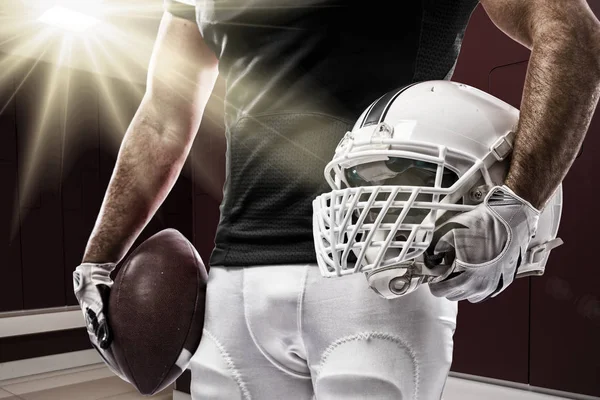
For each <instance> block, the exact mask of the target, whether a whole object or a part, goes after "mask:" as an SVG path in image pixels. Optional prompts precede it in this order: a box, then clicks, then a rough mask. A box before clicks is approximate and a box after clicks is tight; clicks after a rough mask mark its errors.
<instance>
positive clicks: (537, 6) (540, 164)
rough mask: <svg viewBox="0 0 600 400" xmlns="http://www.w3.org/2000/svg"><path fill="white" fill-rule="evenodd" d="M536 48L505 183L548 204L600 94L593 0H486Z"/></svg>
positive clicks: (508, 29) (500, 21) (500, 23)
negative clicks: (591, 1)
mask: <svg viewBox="0 0 600 400" xmlns="http://www.w3.org/2000/svg"><path fill="white" fill-rule="evenodd" d="M480 3H481V4H482V5H483V7H484V9H485V10H486V12H487V13H488V15H489V16H490V18H491V20H492V21H493V22H494V23H495V24H496V26H497V27H498V28H499V29H500V30H502V31H503V32H504V33H506V34H507V35H508V36H510V37H511V38H512V39H514V40H515V41H517V42H519V43H520V44H522V45H523V46H525V47H527V48H529V49H530V50H531V57H530V60H529V65H528V69H527V76H526V80H525V87H524V90H523V98H522V102H521V107H520V109H521V116H520V121H519V127H518V130H517V134H516V139H515V146H514V153H513V157H512V161H511V166H510V170H509V173H508V176H507V179H506V181H505V184H506V185H507V186H508V187H510V188H511V189H512V190H513V191H514V192H516V193H517V194H518V195H520V196H521V197H523V198H525V199H526V200H529V201H530V202H531V204H532V205H533V206H534V207H536V208H538V209H541V208H543V206H544V205H545V203H546V202H547V200H548V199H549V198H550V197H551V196H552V194H553V192H554V191H555V190H556V188H557V187H558V185H559V184H560V182H562V180H563V179H564V177H565V176H566V174H567V172H568V170H569V169H570V168H571V165H572V164H573V162H574V160H575V158H576V156H577V154H578V152H579V149H580V147H581V145H582V142H583V139H584V137H585V135H586V133H587V130H588V127H589V124H590V120H591V118H592V116H593V114H594V110H595V108H596V105H597V103H598V97H599V96H600V23H599V22H598V20H597V19H596V17H595V16H594V14H593V12H592V11H591V10H590V8H589V6H588V4H587V3H586V0H480Z"/></svg>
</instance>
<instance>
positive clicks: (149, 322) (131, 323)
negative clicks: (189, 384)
mask: <svg viewBox="0 0 600 400" xmlns="http://www.w3.org/2000/svg"><path fill="white" fill-rule="evenodd" d="M206 281H207V272H206V268H205V266H204V263H203V262H202V259H201V258H200V256H199V254H198V252H197V251H196V249H195V248H194V246H193V245H192V244H191V243H190V242H189V241H188V240H187V239H186V238H185V236H183V235H182V234H181V233H180V232H179V231H177V230H175V229H165V230H163V231H160V232H158V233H157V234H155V235H153V236H152V237H150V238H148V239H147V240H145V241H144V242H143V243H142V244H140V245H139V246H138V247H137V248H136V249H135V250H134V251H133V252H131V254H130V255H129V256H128V257H127V258H126V259H125V260H124V261H123V263H122V265H121V268H120V270H119V271H118V273H117V275H116V277H115V281H114V284H113V287H112V290H111V293H110V297H109V307H108V313H107V314H108V317H107V319H108V323H109V325H110V327H111V329H112V334H113V342H112V345H111V346H112V350H113V353H114V356H115V359H116V361H117V363H118V364H119V367H121V370H122V371H123V373H124V374H125V375H126V377H127V379H128V380H129V382H130V383H131V384H132V385H133V386H135V388H136V389H137V390H138V391H139V392H140V393H141V394H143V395H152V394H155V393H157V392H159V391H161V390H163V389H164V388H165V387H167V386H168V385H170V384H171V383H173V382H174V381H175V380H176V379H177V378H178V377H179V376H180V375H181V374H182V372H183V371H184V370H185V368H186V367H187V365H188V364H189V360H190V358H191V357H192V355H193V354H194V352H195V351H196V349H197V348H198V345H199V343H200V338H201V336H202V328H203V324H204V302H205V297H206Z"/></svg>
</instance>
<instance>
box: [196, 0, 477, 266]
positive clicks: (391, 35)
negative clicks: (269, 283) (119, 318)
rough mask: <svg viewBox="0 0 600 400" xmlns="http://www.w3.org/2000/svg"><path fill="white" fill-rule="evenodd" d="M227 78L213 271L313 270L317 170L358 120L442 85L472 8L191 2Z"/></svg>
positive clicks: (439, 0)
mask: <svg viewBox="0 0 600 400" xmlns="http://www.w3.org/2000/svg"><path fill="white" fill-rule="evenodd" d="M198 5H199V7H198V22H199V26H200V29H201V31H202V34H203V36H204V38H205V40H206V41H207V43H208V44H209V45H210V46H212V47H213V49H214V50H215V52H216V54H217V56H218V57H219V58H220V69H221V74H222V76H224V78H225V79H226V87H227V93H226V116H225V118H226V126H227V135H228V157H227V172H228V178H227V182H226V185H225V197H224V200H223V204H222V207H221V221H220V226H219V230H218V232H217V237H216V249H215V252H214V253H213V257H212V260H211V264H215V263H217V264H228V265H252V264H271V263H280V262H281V263H290V262H295V261H297V262H300V263H302V262H313V259H314V255H313V253H314V245H313V243H312V206H311V202H312V199H314V197H315V196H316V195H318V194H320V193H322V192H323V191H326V190H329V189H328V187H327V185H326V183H325V180H324V178H323V168H324V166H325V164H326V163H327V162H328V161H329V160H330V158H331V156H332V155H333V151H334V149H335V146H336V145H337V143H338V142H339V140H340V139H341V137H342V136H343V134H344V133H345V132H346V130H348V129H350V127H351V124H353V123H354V120H355V119H356V118H357V117H358V116H359V114H360V113H361V112H362V111H363V110H364V109H365V108H366V107H367V106H368V105H369V104H370V103H371V102H373V101H374V100H375V99H376V98H377V97H379V96H381V95H382V94H384V93H385V92H387V91H389V90H391V89H394V88H396V87H399V86H403V85H405V84H408V83H411V82H415V81H423V80H432V79H449V78H450V77H451V75H452V72H453V69H454V65H455V62H456V59H457V57H458V53H459V50H460V45H461V42H462V35H463V34H464V30H465V27H466V24H467V22H468V19H469V17H470V15H471V13H472V11H473V9H474V7H475V6H476V5H477V0H420V1H406V2H402V3H398V2H388V1H373V2H363V1H361V2H359V1H316V0H299V1H290V0H286V1H279V2H275V1H272V0H251V1H241V0H239V1H214V0H213V1H211V0H207V1H199V2H198Z"/></svg>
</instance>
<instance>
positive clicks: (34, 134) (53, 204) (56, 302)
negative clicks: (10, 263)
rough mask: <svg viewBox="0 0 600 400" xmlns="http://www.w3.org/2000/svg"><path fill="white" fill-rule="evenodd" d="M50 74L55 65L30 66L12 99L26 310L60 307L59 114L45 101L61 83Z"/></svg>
mask: <svg viewBox="0 0 600 400" xmlns="http://www.w3.org/2000/svg"><path fill="white" fill-rule="evenodd" d="M27 67H30V66H29V65H28V66H27ZM27 69H28V68H24V69H23V73H26V72H27ZM54 72H56V68H55V67H53V66H50V65H47V64H44V63H39V64H38V65H37V66H35V67H32V69H31V74H30V75H29V76H28V77H27V79H26V80H25V81H24V83H23V85H22V86H21V88H20V89H19V91H18V92H17V94H16V98H15V100H16V122H17V135H18V149H19V152H18V154H19V183H20V184H19V195H20V198H21V201H22V205H21V209H20V212H21V245H22V251H23V252H22V262H23V295H24V308H25V309H33V308H46V307H57V306H63V305H65V283H64V275H63V271H64V267H65V266H64V254H63V225H62V207H61V201H60V178H61V154H62V123H61V116H62V115H63V110H62V107H61V104H62V103H61V102H59V101H53V99H52V98H50V95H51V94H52V93H54V95H56V96H59V94H58V93H57V92H53V89H57V88H58V87H60V86H61V84H62V82H60V81H58V80H57V75H55V74H54ZM53 84H54V85H56V86H51V85H53Z"/></svg>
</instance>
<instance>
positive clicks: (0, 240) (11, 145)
mask: <svg viewBox="0 0 600 400" xmlns="http://www.w3.org/2000/svg"><path fill="white" fill-rule="evenodd" d="M0 61H2V58H0ZM14 90H15V79H14V77H12V76H5V77H1V78H0V188H1V189H0V193H2V195H1V196H0V270H1V271H2V279H0V312H2V311H9V310H18V309H21V308H22V307H23V281H22V277H21V272H22V270H21V235H20V232H19V224H20V215H19V207H18V200H19V197H18V195H19V193H18V191H17V177H18V159H17V133H16V127H15V102H14V97H13V93H14Z"/></svg>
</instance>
